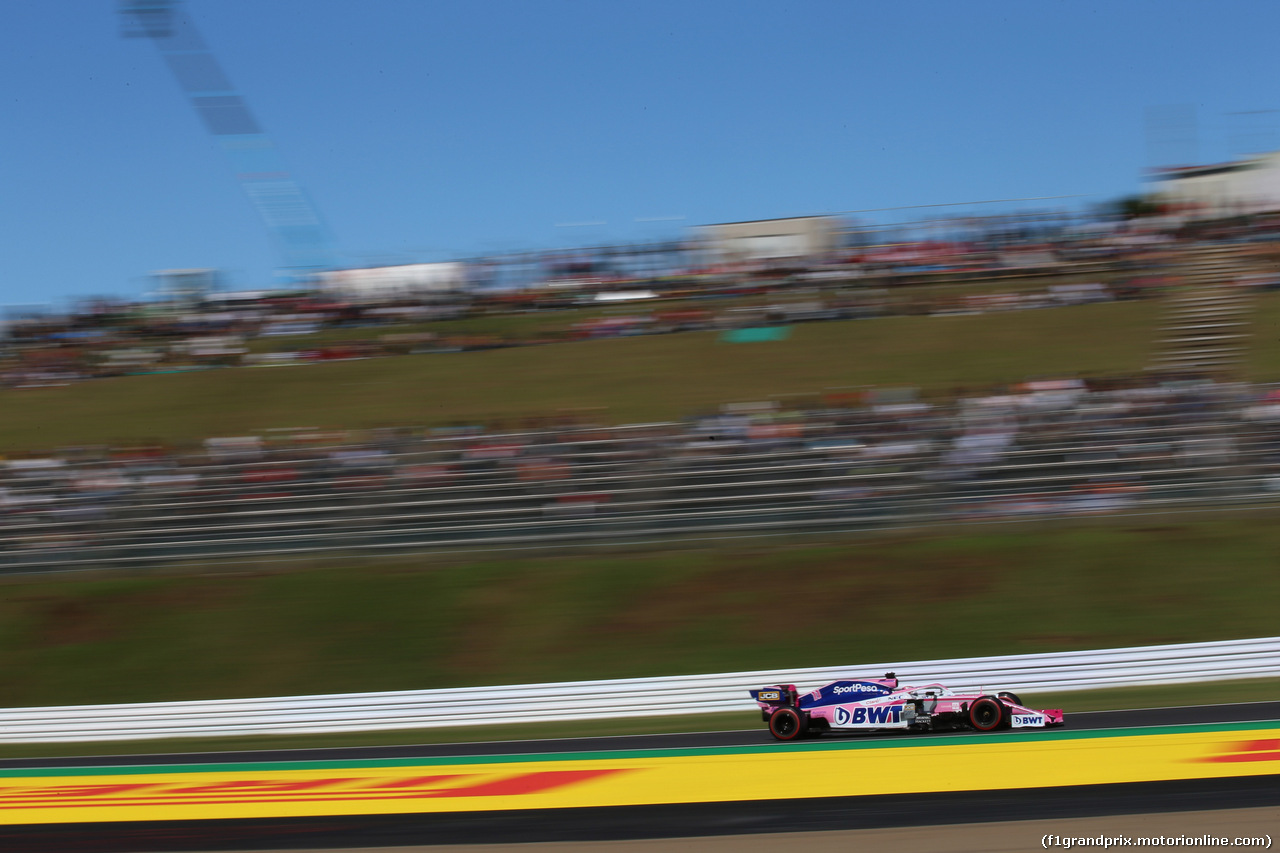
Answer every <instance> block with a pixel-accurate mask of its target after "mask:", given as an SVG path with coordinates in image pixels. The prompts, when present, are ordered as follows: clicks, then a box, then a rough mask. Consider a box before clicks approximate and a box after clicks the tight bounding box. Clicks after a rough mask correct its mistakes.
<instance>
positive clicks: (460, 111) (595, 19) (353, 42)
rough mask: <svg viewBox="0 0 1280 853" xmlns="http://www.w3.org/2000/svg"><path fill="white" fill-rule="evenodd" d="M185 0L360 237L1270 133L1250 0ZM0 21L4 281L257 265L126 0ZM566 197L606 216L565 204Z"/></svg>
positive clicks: (74, 292) (1120, 176)
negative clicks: (129, 17) (134, 32)
mask: <svg viewBox="0 0 1280 853" xmlns="http://www.w3.org/2000/svg"><path fill="white" fill-rule="evenodd" d="M185 5H186V8H187V10H188V11H189V12H190V13H191V14H192V16H193V18H194V20H195V21H196V24H197V26H198V28H199V29H200V30H201V32H202V33H203V34H204V36H205V38H206V40H207V41H208V42H209V44H210V46H211V47H212V49H213V52H214V53H215V55H216V56H217V57H218V59H219V61H220V63H221V65H222V67H223V69H224V70H225V71H226V72H227V75H228V76H229V77H230V79H231V80H232V82H233V83H234V84H235V86H236V87H237V89H238V90H239V91H240V93H241V94H243V95H244V96H245V98H246V99H247V101H248V104H249V106H250V108H251V109H252V111H253V113H254V114H255V115H256V117H257V118H258V120H259V121H260V122H261V124H262V125H263V126H264V127H265V129H266V131H267V132H268V133H269V134H270V135H271V137H272V138H273V139H274V140H275V142H276V144H277V146H278V147H279V149H280V151H281V152H282V154H283V157H284V159H285V160H286V162H287V163H288V164H289V166H290V168H291V170H292V172H293V174H294V175H295V176H296V177H297V178H298V180H299V181H300V182H301V183H302V184H303V186H304V187H305V188H306V190H307V192H308V193H309V194H310V195H311V197H312V198H313V200H314V201H315V203H316V205H317V207H318V208H319V209H320V211H321V213H322V214H323V216H324V218H325V220H326V222H327V224H328V226H329V228H330V230H331V232H332V233H333V235H334V243H335V248H336V250H337V252H338V254H339V256H340V257H341V258H343V259H344V260H345V261H347V262H348V263H349V264H353V265H367V264H375V263H405V262H414V261H429V260H447V259H451V258H459V257H469V256H475V255H479V254H484V253H494V252H505V251H518V250H524V249H535V248H544V247H553V246H572V245H583V244H599V243H606V242H611V241H623V240H631V239H639V238H647V237H658V236H667V235H670V234H673V233H676V232H677V231H678V229H680V228H681V227H684V226H689V225H697V224H706V223H712V222H722V221H733V220H743V219H761V218H769V217H775V216H795V215H806V214H817V213H831V212H839V211H848V210H860V209H866V208H883V207H896V206H908V205H929V204H943V203H950V202H963V201H971V200H979V199H998V198H1022V197H1031V196H1065V195H1077V194H1078V195H1083V196H1087V197H1089V198H1087V199H1084V201H1088V200H1090V199H1092V200H1097V201H1102V200H1105V199H1108V198H1114V197H1118V196H1121V195H1125V194H1129V193H1132V192H1135V191H1136V190H1138V189H1139V187H1140V186H1141V175H1142V171H1143V169H1144V168H1146V167H1147V166H1149V165H1152V164H1153V163H1152V161H1153V160H1156V161H1163V162H1168V161H1170V160H1174V159H1176V160H1184V161H1185V160H1189V159H1195V160H1197V161H1200V162H1207V161H1216V160H1222V159H1227V158H1229V157H1231V156H1233V155H1235V154H1238V153H1240V152H1241V151H1243V150H1244V149H1247V148H1250V147H1252V148H1274V147H1280V113H1268V112H1262V111H1266V110H1272V109H1277V108H1280V97H1277V94H1276V83H1277V81H1280V52H1277V51H1276V50H1275V49H1274V46H1273V44H1272V42H1273V40H1274V34H1275V32H1277V31H1278V30H1280V4H1274V3H1267V2H1257V3H1225V4H1224V3H1214V4H1210V3H1207V2H1204V3H1198V2H1178V1H1177V0H1175V1H1174V2H1162V3H1147V2H1115V3H1097V4H1090V3H1085V2H1078V0H1077V2H1039V0H1037V2H1030V3H1028V2H1025V0H1024V2H1008V3H1005V2H988V3H941V2H939V3H931V2H918V3H911V4H905V3H863V2H853V0H849V2H783V0H774V2H753V0H732V2H711V0H704V2H696V1H695V2H665V0H644V1H643V2H631V0H595V2H586V0H581V2H533V0H530V2H488V3H486V2H476V3H444V2H429V0H364V2H359V3H357V2H351V0H186V4H185ZM4 20H5V26H4V27H3V28H0V95H2V96H3V103H4V106H5V111H4V118H3V121H2V122H0V194H2V196H0V197H2V198H3V202H2V203H0V306H5V305H22V304H38V303H45V304H50V303H52V304H58V303H65V301H66V300H67V299H69V298H72V297H76V296H87V295H91V294H114V295H122V296H137V295H140V294H141V293H143V292H144V291H145V290H146V289H147V288H148V281H147V276H148V273H150V272H151V271H152V270H156V269H164V268H175V267H216V268H220V269H222V270H225V271H226V280H227V282H228V284H229V285H230V286H232V287H236V288H252V287H260V286H264V285H268V284H270V283H271V282H272V281H273V280H275V279H274V278H273V276H274V273H275V270H276V268H277V266H278V265H279V263H280V261H279V257H278V255H277V254H276V252H275V250H274V248H273V245H272V243H271V241H270V238H269V236H268V234H267V232H266V230H265V228H264V227H263V226H262V224H261V222H260V220H259V219H258V217H257V214H256V213H255V211H254V209H253V208H252V206H251V205H250V203H249V202H248V200H247V199H246V197H245V195H244V193H243V192H242V190H241V189H240V187H239V185H238V184H237V182H236V180H235V177H234V174H233V170H232V168H231V167H230V165H229V164H228V162H227V161H226V159H225V158H224V157H223V154H222V152H221V151H220V150H219V148H218V146H217V144H216V143H215V141H214V140H213V138H212V137H210V136H209V135H208V134H207V133H206V132H205V130H204V128H203V126H202V125H201V123H200V121H199V120H198V119H197V117H196V115H195V113H194V111H193V110H192V109H191V107H190V106H189V105H188V104H187V102H186V100H185V99H184V97H183V96H182V94H181V92H180V90H179V88H178V86H177V84H176V83H175V82H174V80H173V79H172V77H171V76H170V75H169V72H168V70H167V69H166V68H165V66H164V65H163V63H162V62H161V60H160V57H159V56H158V54H157V52H156V50H155V49H154V47H153V46H152V45H150V44H149V43H148V42H147V41H146V40H145V39H124V38H121V37H120V36H119V26H118V22H117V20H116V7H115V3H114V2H112V1H111V0H58V1H57V2H38V3H12V4H8V5H7V7H6V9H5V18H4ZM1245 113H1249V114H1248V115H1246V114H1245ZM1192 116H1194V120H1195V121H1194V126H1192V125H1190V124H1188V123H1187V119H1188V118H1189V117H1192ZM1065 203H1075V202H1052V203H1048V202H1047V203H1043V204H1065ZM1042 206H1043V205H1042ZM920 215H922V216H924V215H931V214H930V212H929V211H924V212H922V213H921V214H920ZM902 216H903V218H906V217H907V214H905V213H904V214H903V215H902ZM666 217H684V218H683V219H682V220H671V219H667V220H666V221H637V220H655V219H661V218H666ZM584 222H603V223H606V224H604V225H577V226H574V227H558V224H559V225H563V224H564V223H584Z"/></svg>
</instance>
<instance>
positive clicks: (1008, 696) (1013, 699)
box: [996, 690, 1025, 707]
mask: <svg viewBox="0 0 1280 853" xmlns="http://www.w3.org/2000/svg"><path fill="white" fill-rule="evenodd" d="M996 698H997V699H1001V700H1003V701H1005V702H1008V703H1009V704H1010V705H1021V704H1022V700H1021V699H1019V698H1018V694H1017V693H1010V692H1009V691H1008V690H1001V691H1000V692H999V693H997V694H996ZM1024 707H1025V706H1024Z"/></svg>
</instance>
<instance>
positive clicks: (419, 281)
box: [320, 262, 467, 302]
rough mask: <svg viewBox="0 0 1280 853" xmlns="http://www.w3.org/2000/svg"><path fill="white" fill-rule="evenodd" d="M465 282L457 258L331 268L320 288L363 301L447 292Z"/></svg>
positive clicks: (462, 286) (465, 274) (458, 287)
mask: <svg viewBox="0 0 1280 853" xmlns="http://www.w3.org/2000/svg"><path fill="white" fill-rule="evenodd" d="M466 286H467V268H466V265H465V264H462V263H456V262H451V263H438V264H401V265H398V266H390V267H369V268H367V269H354V270H332V271H330V272H325V273H321V274H320V289H321V290H323V291H324V292H326V293H329V294H332V295H335V296H341V297H343V298H345V299H354V300H356V301H366V302H381V301H384V300H390V299H403V298H414V297H422V296H425V295H428V294H438V293H450V292H453V291H457V290H464V289H465V288H466Z"/></svg>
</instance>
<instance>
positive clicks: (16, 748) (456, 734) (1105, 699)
mask: <svg viewBox="0 0 1280 853" xmlns="http://www.w3.org/2000/svg"><path fill="white" fill-rule="evenodd" d="M1021 698H1022V699H1023V700H1024V701H1025V702H1027V703H1029V705H1030V706H1031V707H1035V708H1063V709H1065V710H1066V712H1067V714H1068V718H1067V725H1068V727H1070V724H1071V723H1070V716H1069V715H1070V714H1073V713H1080V712H1083V711H1110V710H1119V709H1126V708H1161V707H1169V706H1176V705H1189V704H1211V705H1212V704H1226V703H1232V702H1257V701H1275V700H1280V679H1257V680H1245V681H1223V682H1211V683H1205V684H1199V685H1193V686H1187V685H1162V686H1159V687H1132V688H1117V689H1114V690H1087V691H1076V692H1071V693H1043V694H1035V693H1028V694H1026V695H1024V696H1022V697H1021ZM739 730H757V731H759V732H760V733H761V736H762V740H767V736H765V734H764V731H765V730H764V725H763V723H762V722H761V720H760V715H759V714H758V713H756V712H755V711H735V712H731V713H721V714H703V715H699V716H679V717H636V718H630V719H617V720H583V721H578V722H561V723H528V724H520V725H496V726H459V727H453V728H438V729H401V730H397V731H386V732H357V733H345V734H327V735H271V736H258V737H229V738H173V739H166V740H148V741H112V742H101V743H54V744H36V743H33V744H3V745H0V759H4V758H36V757H40V758H55V757H63V756H105V755H156V754H161V753H195V752H252V751H257V750H282V749H326V748H335V747H360V746H404V745H413V744H434V743H478V742H495V741H521V740H549V739H556V738H577V737H609V736H615V735H648V734H670V733H678V732H709V731H739Z"/></svg>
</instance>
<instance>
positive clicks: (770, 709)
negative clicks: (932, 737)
mask: <svg viewBox="0 0 1280 853" xmlns="http://www.w3.org/2000/svg"><path fill="white" fill-rule="evenodd" d="M751 698H752V699H754V700H756V704H757V705H759V706H760V714H761V716H762V717H763V718H764V720H765V722H767V723H768V724H769V732H770V734H772V735H773V736H774V737H775V738H777V739H778V740H799V739H800V738H802V737H805V736H806V735H808V734H819V735H820V734H822V733H823V732H828V731H832V732H837V731H850V732H853V731H879V730H885V729H903V730H906V731H919V732H928V731H952V730H956V729H976V730H978V731H980V732H990V731H995V730H996V729H1011V728H1012V729H1022V728H1045V727H1047V726H1060V725H1062V724H1063V722H1062V711H1061V710H1051V711H1035V710H1032V709H1031V708H1027V707H1025V706H1024V705H1023V704H1022V700H1021V699H1019V698H1018V697H1017V695H1016V694H1013V693H1009V692H1007V691H1001V692H997V693H995V694H987V693H986V692H984V691H977V692H957V691H955V690H951V689H949V688H946V687H943V686H942V685H941V684H926V685H924V686H921V687H906V686H902V685H900V684H898V679H897V677H896V676H895V675H894V674H893V673H892V672H890V673H887V674H886V675H885V677H884V678H851V679H843V680H840V681H833V682H831V683H830V684H828V685H826V686H825V687H819V688H818V689H817V690H814V691H813V692H811V693H803V694H801V693H797V692H796V688H795V685H792V684H785V685H775V686H772V687H762V688H761V689H759V690H752V691H751Z"/></svg>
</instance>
